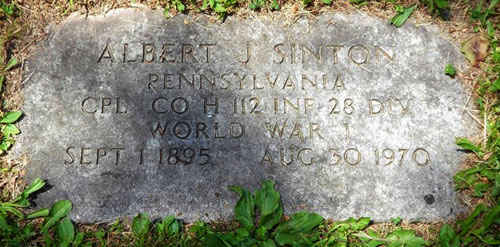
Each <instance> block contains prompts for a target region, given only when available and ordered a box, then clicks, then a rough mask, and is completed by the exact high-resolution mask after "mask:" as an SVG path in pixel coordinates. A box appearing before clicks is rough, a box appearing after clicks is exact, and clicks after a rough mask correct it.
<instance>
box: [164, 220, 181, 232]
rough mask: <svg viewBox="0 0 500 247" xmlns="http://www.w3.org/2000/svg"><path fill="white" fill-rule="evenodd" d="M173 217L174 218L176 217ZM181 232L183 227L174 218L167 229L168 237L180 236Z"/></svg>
mask: <svg viewBox="0 0 500 247" xmlns="http://www.w3.org/2000/svg"><path fill="white" fill-rule="evenodd" d="M171 217H172V218H174V216H171ZM180 231H181V225H180V223H179V221H178V220H177V219H175V218H174V220H173V221H172V222H171V223H170V224H169V225H168V227H167V234H168V236H170V237H172V236H174V235H177V234H179V232H180Z"/></svg>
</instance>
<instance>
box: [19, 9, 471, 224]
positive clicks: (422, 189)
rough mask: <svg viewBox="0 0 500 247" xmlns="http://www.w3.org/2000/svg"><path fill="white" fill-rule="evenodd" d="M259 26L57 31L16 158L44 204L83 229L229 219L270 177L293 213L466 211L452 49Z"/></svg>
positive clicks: (349, 23) (360, 22)
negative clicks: (133, 220) (110, 222)
mask: <svg viewBox="0 0 500 247" xmlns="http://www.w3.org/2000/svg"><path fill="white" fill-rule="evenodd" d="M259 18H260V19H259V20H257V19H255V18H253V19H246V20H236V19H233V18H229V19H228V20H227V21H226V22H224V23H223V24H218V23H210V22H209V21H207V20H205V19H203V18H200V19H193V17H187V16H176V17H175V18H173V19H170V20H167V19H165V18H164V17H163V16H162V14H161V11H142V10H130V9H129V10H125V9H122V10H117V11H112V12H110V13H108V14H107V15H106V16H105V17H102V16H100V17H88V18H85V17H83V16H72V17H70V18H69V19H68V20H66V21H65V22H64V23H62V24H61V25H60V26H59V27H57V28H56V30H55V31H54V33H53V35H52V37H51V38H50V40H49V41H47V43H46V44H45V48H44V49H41V50H40V51H39V52H38V54H37V55H36V56H34V57H33V58H31V60H30V63H29V70H28V71H27V73H28V74H31V73H32V75H31V77H30V80H29V81H28V82H26V85H25V90H24V93H25V97H26V102H25V107H24V111H25V114H26V117H25V118H24V119H23V121H22V122H21V128H22V131H23V134H22V136H21V138H20V139H21V140H20V141H19V142H20V143H19V144H18V145H17V146H18V150H17V151H18V153H26V154H27V155H29V160H30V163H29V166H28V176H29V177H30V178H31V179H32V178H34V177H36V176H38V177H42V178H43V179H46V180H47V181H48V183H49V184H50V185H52V187H51V188H50V189H49V190H48V191H47V192H45V193H42V194H40V195H39V196H38V199H37V202H38V204H39V205H49V204H51V203H53V202H54V201H56V200H58V199H63V198H65V199H70V200H71V201H72V202H73V204H74V209H73V211H72V217H73V219H75V220H77V221H85V222H90V221H101V220H106V219H111V218H114V217H118V216H125V215H134V214H136V213H138V212H148V213H150V214H152V215H158V216H160V215H166V214H176V215H177V216H178V217H180V218H184V219H188V220H196V219H204V220H207V219H217V218H220V217H229V216H230V215H231V214H232V207H233V206H234V205H235V203H236V200H237V195H236V194H235V193H233V192H230V191H228V190H227V186H229V185H234V184H239V185H243V186H245V187H247V188H250V189H252V190H253V189H255V188H257V186H258V184H259V181H261V180H262V179H264V178H271V179H273V180H275V181H276V182H277V188H278V189H279V190H280V191H281V192H282V198H283V201H284V207H285V210H286V211H288V212H296V211H299V210H303V209H307V210H310V211H314V212H318V213H321V214H323V215H325V216H327V217H331V218H334V219H344V218H347V217H359V216H369V217H372V218H373V219H375V220H388V219H389V218H391V217H397V216H401V217H403V218H405V219H424V220H425V219H428V220H430V219H442V218H450V217H453V216H454V215H455V214H456V213H457V212H459V211H460V206H459V205H458V202H457V200H456V198H455V192H454V190H453V187H452V175H453V173H454V171H456V170H457V169H458V168H459V166H460V164H461V157H462V155H461V153H460V152H458V151H457V147H456V146H455V145H454V138H455V137H456V136H467V135H469V134H471V133H472V132H473V131H474V128H475V127H474V125H473V123H472V122H471V121H470V119H466V114H462V112H461V109H460V108H459V107H460V106H464V105H465V104H466V99H467V94H466V91H465V89H464V86H463V85H462V83H461V82H460V81H458V80H456V79H452V78H450V77H448V76H446V75H445V74H444V67H445V66H446V65H447V64H454V65H455V67H457V68H460V69H463V68H464V66H465V63H464V59H463V57H462V56H461V55H460V52H459V51H458V49H457V48H456V47H455V46H454V45H453V44H451V43H449V42H448V41H445V40H444V39H443V38H441V37H440V34H439V33H438V32H437V31H432V30H429V28H428V27H420V28H417V27H415V26H413V25H411V24H406V25H405V26H404V27H402V28H395V27H393V26H390V25H389V24H388V23H387V21H386V20H380V19H374V18H371V17H366V16H362V15H342V14H335V15H324V16H320V17H317V18H314V19H305V18H303V19H300V20H298V21H297V22H295V23H294V24H292V25H291V26H283V25H282V23H283V20H279V19H278V20H271V19H267V18H266V17H259ZM247 53H249V54H250V58H249V60H248V61H247ZM292 59H293V60H292ZM212 83H213V84H212ZM216 104H218V106H216ZM165 125H166V127H165ZM275 128H276V130H275ZM281 128H283V131H282V133H281ZM163 130H164V131H163ZM274 131H276V132H274ZM161 155H162V158H160V156H161ZM391 161H392V162H391ZM271 162H272V163H273V164H271ZM287 163H290V164H287Z"/></svg>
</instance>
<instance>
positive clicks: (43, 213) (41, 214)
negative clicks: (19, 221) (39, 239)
mask: <svg viewBox="0 0 500 247" xmlns="http://www.w3.org/2000/svg"><path fill="white" fill-rule="evenodd" d="M49 212H50V211H49V209H48V208H41V209H38V210H37V211H35V212H33V213H30V214H28V215H27V216H26V218H28V219H33V218H38V217H45V216H47V215H49Z"/></svg>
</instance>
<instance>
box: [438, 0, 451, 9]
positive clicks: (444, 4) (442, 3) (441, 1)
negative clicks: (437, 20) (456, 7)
mask: <svg viewBox="0 0 500 247" xmlns="http://www.w3.org/2000/svg"><path fill="white" fill-rule="evenodd" d="M435 2H436V5H437V7H438V8H440V9H447V8H448V7H449V6H450V3H449V2H448V1H447V0H435Z"/></svg>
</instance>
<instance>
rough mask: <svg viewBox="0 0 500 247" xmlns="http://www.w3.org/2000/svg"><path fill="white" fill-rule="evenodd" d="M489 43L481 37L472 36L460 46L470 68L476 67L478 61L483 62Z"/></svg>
mask: <svg viewBox="0 0 500 247" xmlns="http://www.w3.org/2000/svg"><path fill="white" fill-rule="evenodd" d="M489 46H490V43H489V41H488V38H486V37H484V36H483V35H479V34H478V35H474V36H472V37H470V38H468V39H467V40H466V41H465V42H464V43H463V45H462V53H464V54H465V57H466V58H467V60H469V62H470V63H471V64H472V66H474V67H477V66H478V65H479V62H480V61H484V59H486V56H487V55H488V47H489Z"/></svg>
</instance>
